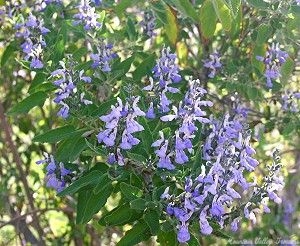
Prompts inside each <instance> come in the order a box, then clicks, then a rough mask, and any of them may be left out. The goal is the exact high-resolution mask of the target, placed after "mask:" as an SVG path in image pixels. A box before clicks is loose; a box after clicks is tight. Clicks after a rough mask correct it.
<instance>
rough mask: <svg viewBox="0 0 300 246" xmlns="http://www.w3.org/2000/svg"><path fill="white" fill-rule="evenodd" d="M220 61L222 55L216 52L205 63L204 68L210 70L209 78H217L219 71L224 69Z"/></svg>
mask: <svg viewBox="0 0 300 246" xmlns="http://www.w3.org/2000/svg"><path fill="white" fill-rule="evenodd" d="M220 60H221V58H220V55H219V54H218V53H217V52H214V53H212V54H210V55H209V58H208V59H206V60H204V61H203V62H204V67H206V68H208V69H209V74H208V77H209V78H214V77H215V76H216V72H217V70H218V69H220V68H221V67H222V64H221V62H220Z"/></svg>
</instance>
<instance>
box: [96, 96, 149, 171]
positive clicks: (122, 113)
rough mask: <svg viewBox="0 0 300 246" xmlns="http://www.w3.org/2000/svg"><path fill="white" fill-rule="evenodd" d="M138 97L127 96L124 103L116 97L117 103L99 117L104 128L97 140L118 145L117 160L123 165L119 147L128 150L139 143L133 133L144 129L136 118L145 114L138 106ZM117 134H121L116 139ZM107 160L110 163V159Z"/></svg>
mask: <svg viewBox="0 0 300 246" xmlns="http://www.w3.org/2000/svg"><path fill="white" fill-rule="evenodd" d="M139 99H140V98H139V97H132V98H129V99H128V101H127V102H126V104H125V105H124V104H123V102H122V100H121V99H120V98H117V101H118V103H117V104H116V105H112V106H111V111H110V113H108V114H107V115H102V116H101V117H100V119H101V120H102V121H103V122H104V123H105V129H103V130H102V131H100V132H99V134H98V135H97V138H98V142H99V143H104V144H105V145H106V147H109V148H113V147H118V150H117V162H118V163H119V165H124V157H123V155H122V153H121V149H122V150H129V149H132V148H133V147H134V146H135V145H137V144H139V143H140V140H139V139H138V138H136V137H135V136H134V135H133V134H134V133H137V132H141V131H143V130H144V127H143V126H142V125H141V124H140V123H138V122H137V120H136V118H137V117H138V116H145V115H146V114H145V113H144V112H143V111H142V110H141V109H140V108H139V106H138V102H139ZM118 134H120V136H122V137H121V139H117V135H118ZM120 140H121V141H120ZM110 158H112V157H110ZM109 161H110V163H112V161H111V159H109Z"/></svg>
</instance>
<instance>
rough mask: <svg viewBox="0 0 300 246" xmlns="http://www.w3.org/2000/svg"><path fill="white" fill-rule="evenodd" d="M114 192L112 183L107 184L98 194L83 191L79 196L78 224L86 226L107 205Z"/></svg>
mask: <svg viewBox="0 0 300 246" xmlns="http://www.w3.org/2000/svg"><path fill="white" fill-rule="evenodd" d="M112 192H113V186H112V184H111V183H107V184H106V185H105V186H104V187H103V188H102V190H101V191H100V192H99V193H97V194H95V193H93V192H92V190H82V191H81V192H80V193H79V196H78V204H77V216H76V223H77V224H86V223H87V222H89V221H90V220H91V218H92V217H93V215H94V214H96V213H98V212H99V210H100V209H101V208H102V207H103V206H104V205H105V203H106V201H107V199H108V198H109V197H110V195H111V193H112Z"/></svg>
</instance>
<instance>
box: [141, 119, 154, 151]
mask: <svg viewBox="0 0 300 246" xmlns="http://www.w3.org/2000/svg"><path fill="white" fill-rule="evenodd" d="M141 123H142V125H143V126H144V131H142V132H140V134H139V135H140V137H141V140H142V144H143V147H144V149H145V151H146V153H147V154H148V155H151V153H152V147H151V145H152V143H153V142H154V140H153V135H152V131H151V130H150V127H149V125H148V122H147V120H146V119H145V118H144V117H143V118H141Z"/></svg>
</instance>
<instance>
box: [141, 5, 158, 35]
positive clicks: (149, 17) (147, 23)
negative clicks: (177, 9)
mask: <svg viewBox="0 0 300 246" xmlns="http://www.w3.org/2000/svg"><path fill="white" fill-rule="evenodd" d="M155 21H156V19H155V17H154V14H153V12H152V11H147V12H145V13H144V15H143V20H142V21H141V22H140V25H141V27H142V30H143V34H144V35H146V36H147V37H148V38H153V37H154V36H155V35H156V34H155V32H154V30H155Z"/></svg>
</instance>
